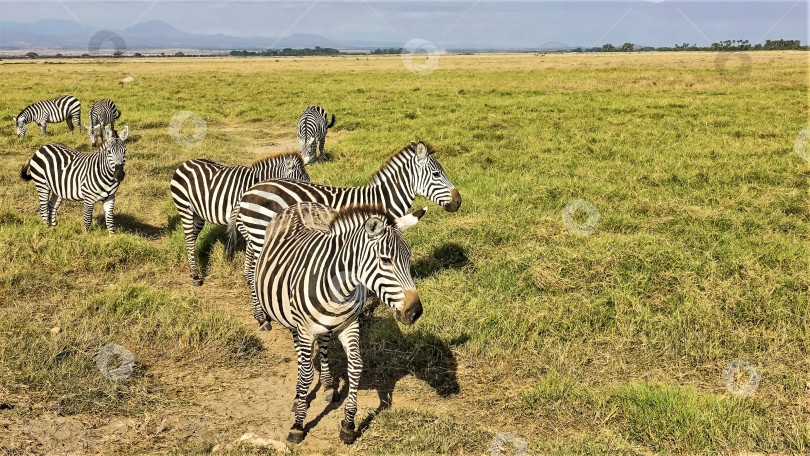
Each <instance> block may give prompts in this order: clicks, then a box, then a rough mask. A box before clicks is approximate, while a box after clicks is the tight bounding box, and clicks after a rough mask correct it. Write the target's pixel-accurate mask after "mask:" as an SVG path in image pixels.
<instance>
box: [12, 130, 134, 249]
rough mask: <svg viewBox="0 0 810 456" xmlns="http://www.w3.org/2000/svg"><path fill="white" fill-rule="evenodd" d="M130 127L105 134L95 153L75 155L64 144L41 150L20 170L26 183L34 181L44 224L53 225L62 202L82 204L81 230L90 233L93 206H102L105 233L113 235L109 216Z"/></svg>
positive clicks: (122, 175)
mask: <svg viewBox="0 0 810 456" xmlns="http://www.w3.org/2000/svg"><path fill="white" fill-rule="evenodd" d="M128 135H129V127H124V129H123V130H121V135H120V136H118V135H114V134H113V133H112V131H110V130H107V131H106V132H105V138H104V143H103V144H102V145H101V148H100V150H99V151H98V152H97V153H89V154H88V153H82V152H77V151H75V150H73V149H71V148H70V147H67V146H65V145H63V144H48V145H46V146H43V147H41V148H40V149H39V150H38V151H37V152H36V153H35V154H34V156H33V157H31V159H30V160H29V161H28V163H26V164H25V165H24V166H23V168H22V170H21V171H20V176H21V177H22V178H23V179H25V180H31V179H33V180H34V184H35V185H36V187H37V193H38V194H39V216H40V217H42V221H43V222H45V224H46V225H56V221H55V220H54V218H55V213H56V210H55V208H57V207H58V205H59V203H61V200H62V199H67V200H71V201H84V230H85V231H88V230H90V223H91V222H92V221H93V206H94V205H95V204H96V203H97V202H99V201H101V202H102V203H103V204H104V212H105V222H106V224H107V231H109V233H110V234H112V233H113V219H112V213H113V208H114V206H115V193H116V191H118V186H119V185H120V184H121V181H123V180H124V164H125V163H126V152H127V148H126V144H124V140H125V139H127V136H128Z"/></svg>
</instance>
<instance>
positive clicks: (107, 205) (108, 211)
mask: <svg viewBox="0 0 810 456" xmlns="http://www.w3.org/2000/svg"><path fill="white" fill-rule="evenodd" d="M114 208H115V196H111V197H109V198H107V199H106V200H104V222H105V223H106V224H107V232H108V233H110V236H112V234H113V209H114ZM90 216H91V217H92V216H93V213H92V212H91V213H90Z"/></svg>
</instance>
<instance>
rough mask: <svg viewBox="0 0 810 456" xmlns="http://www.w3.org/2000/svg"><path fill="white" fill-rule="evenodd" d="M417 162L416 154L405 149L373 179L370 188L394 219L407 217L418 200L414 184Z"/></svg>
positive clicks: (389, 161) (375, 174) (392, 158)
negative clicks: (415, 164) (409, 210)
mask: <svg viewBox="0 0 810 456" xmlns="http://www.w3.org/2000/svg"><path fill="white" fill-rule="evenodd" d="M415 161H416V155H415V153H414V152H413V151H411V150H410V149H405V150H403V151H402V152H400V153H398V154H396V155H395V156H393V157H391V159H390V160H388V162H387V163H386V164H385V165H383V167H382V168H380V170H379V171H377V172H376V173H374V175H373V176H372V177H371V183H369V185H368V187H369V188H372V189H374V190H375V192H376V194H377V196H378V197H379V198H380V200H381V201H384V202H385V207H386V208H387V209H388V212H389V213H390V214H391V215H393V216H394V217H402V216H403V215H405V214H406V213H407V212H408V209H410V207H411V205H412V204H413V202H414V200H415V199H416V191H415V190H414V184H413V172H414V169H413V168H414V166H413V165H414V163H415Z"/></svg>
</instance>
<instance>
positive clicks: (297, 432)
mask: <svg viewBox="0 0 810 456" xmlns="http://www.w3.org/2000/svg"><path fill="white" fill-rule="evenodd" d="M305 435H306V433H305V432H304V430H303V429H297V428H295V427H293V428H292V429H290V433H289V434H287V441H288V442H290V443H301V442H303V441H304V436H305Z"/></svg>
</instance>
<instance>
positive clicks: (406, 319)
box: [397, 290, 422, 326]
mask: <svg viewBox="0 0 810 456" xmlns="http://www.w3.org/2000/svg"><path fill="white" fill-rule="evenodd" d="M421 315H422V301H421V300H420V299H419V293H417V292H416V290H405V300H404V301H403V303H402V307H400V308H399V309H397V320H399V322H400V323H402V324H403V325H407V326H410V325H412V324H414V322H416V320H417V319H419V317H420V316H421Z"/></svg>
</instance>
